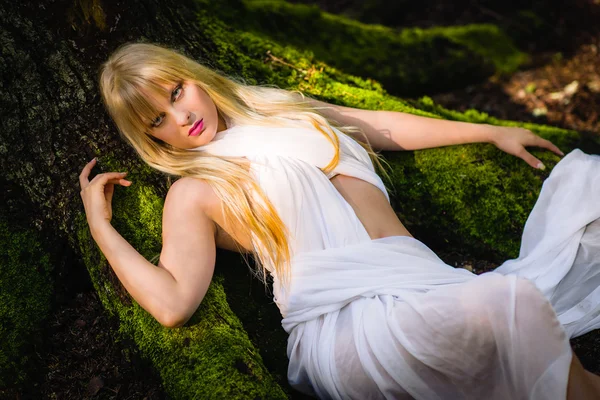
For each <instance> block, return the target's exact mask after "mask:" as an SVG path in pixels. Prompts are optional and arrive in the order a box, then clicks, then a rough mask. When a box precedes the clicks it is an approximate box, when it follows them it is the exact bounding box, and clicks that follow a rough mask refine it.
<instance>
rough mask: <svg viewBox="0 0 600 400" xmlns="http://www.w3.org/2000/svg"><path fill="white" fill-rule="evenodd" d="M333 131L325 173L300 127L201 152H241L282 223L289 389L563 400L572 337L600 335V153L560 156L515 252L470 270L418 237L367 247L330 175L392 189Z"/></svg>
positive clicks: (229, 134) (238, 129) (243, 131)
mask: <svg viewBox="0 0 600 400" xmlns="http://www.w3.org/2000/svg"><path fill="white" fill-rule="evenodd" d="M335 131H336V133H337V134H338V136H339V138H340V145H341V160H340V163H339V165H338V166H337V167H336V168H335V170H334V171H333V172H332V173H330V174H329V176H326V175H325V174H324V173H323V172H322V170H321V168H323V167H325V166H326V165H327V164H328V163H329V161H330V160H331V158H332V156H333V146H332V145H331V144H330V142H329V141H328V140H327V139H326V138H325V137H324V136H323V134H322V133H320V132H318V131H316V130H315V129H313V128H311V127H309V126H307V125H302V126H300V127H278V128H273V127H260V126H234V127H231V128H229V129H227V130H225V131H222V132H219V133H218V134H217V136H216V137H215V138H214V140H213V141H212V142H210V143H209V144H207V145H205V146H202V147H199V148H197V149H195V150H198V151H207V152H208V153H210V154H214V155H219V156H233V157H246V158H248V159H249V160H250V161H251V165H252V167H251V171H252V173H253V174H254V176H255V177H256V179H257V181H258V182H259V185H260V186H261V188H262V189H263V190H264V191H265V194H266V195H267V196H268V198H269V199H270V200H271V202H272V203H273V205H274V207H275V208H276V210H277V212H278V213H279V215H280V217H281V218H282V220H283V221H284V223H285V224H286V226H287V228H288V229H289V232H290V238H289V240H290V245H291V250H292V271H291V284H290V286H289V287H288V288H287V289H284V288H283V287H282V286H281V285H280V284H279V280H278V277H277V276H274V294H275V302H276V303H277V305H278V306H279V308H280V310H281V313H282V315H283V327H284V329H285V330H286V331H287V332H288V333H289V340H288V357H289V360H290V363H289V369H288V379H289V381H290V383H291V384H292V386H294V387H295V388H296V389H298V390H300V391H302V392H304V393H307V394H312V395H316V396H317V397H319V398H324V399H328V398H333V399H380V398H386V399H405V398H406V399H410V398H415V399H426V400H433V399H482V398H485V399H499V400H500V399H502V400H504V399H536V400H537V399H539V400H542V399H543V400H547V399H565V398H566V388H567V381H568V374H569V366H570V362H571V356H572V353H571V347H570V344H569V338H570V337H574V336H577V335H581V334H584V333H586V332H589V331H590V330H593V329H597V328H599V327H600V266H599V265H598V264H599V261H598V254H599V253H600V222H598V218H599V217H600V157H597V156H590V155H586V154H584V153H582V152H581V151H579V150H575V151H573V152H571V153H570V154H569V155H567V156H565V157H564V158H563V159H562V160H561V161H560V162H559V163H558V165H557V166H556V167H555V168H554V170H553V171H552V173H551V175H550V177H549V178H548V179H547V180H546V181H545V183H544V185H543V188H542V191H541V193H540V197H539V199H538V201H537V203H536V205H535V207H534V209H533V211H532V213H531V215H530V217H529V219H528V221H527V224H526V226H525V230H524V233H523V243H522V248H521V252H520V256H519V258H518V259H515V260H510V261H507V262H505V263H504V264H503V265H502V266H500V267H498V268H497V269H496V270H495V271H493V272H488V273H485V274H481V275H475V274H473V273H471V272H469V271H467V270H465V269H458V268H453V267H451V266H449V265H447V264H445V263H444V262H443V261H442V260H440V259H439V258H438V257H437V256H436V255H435V254H434V253H433V252H432V251H431V250H430V249H429V248H428V247H427V246H425V245H424V244H423V243H421V242H419V241H418V240H416V239H414V238H411V237H407V236H393V237H386V238H382V239H375V240H371V238H370V237H369V235H368V234H367V232H366V230H365V228H364V227H363V225H362V224H361V222H360V220H359V219H358V217H357V216H356V214H355V213H354V211H353V209H352V207H351V206H350V205H349V204H348V203H347V202H346V200H345V199H344V198H343V197H342V195H341V194H340V193H339V192H338V191H337V189H336V188H335V187H334V186H333V184H332V183H331V182H330V180H329V179H330V178H331V177H332V176H334V175H336V174H343V175H349V176H353V177H356V178H359V179H362V180H365V181H367V182H369V183H371V184H373V185H375V186H376V187H378V188H380V189H381V191H382V192H383V193H385V195H386V196H388V195H387V191H386V189H385V187H384V185H383V183H382V181H381V179H380V178H379V176H377V174H376V173H375V170H374V168H373V165H372V163H371V161H370V159H369V157H368V154H367V153H366V151H365V150H364V149H363V148H362V147H361V146H360V145H359V144H358V143H356V142H355V141H354V140H353V139H351V138H350V137H348V136H346V135H344V134H343V133H341V132H340V131H338V130H335ZM388 199H389V197H388ZM523 278H525V279H523Z"/></svg>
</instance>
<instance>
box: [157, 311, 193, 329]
mask: <svg viewBox="0 0 600 400" xmlns="http://www.w3.org/2000/svg"><path fill="white" fill-rule="evenodd" d="M157 319H158V322H160V324H161V325H162V326H164V327H165V328H171V329H173V328H180V327H182V326H183V325H185V323H186V322H187V321H188V319H189V317H188V316H183V315H181V314H176V313H169V314H167V315H165V316H163V317H162V318H157Z"/></svg>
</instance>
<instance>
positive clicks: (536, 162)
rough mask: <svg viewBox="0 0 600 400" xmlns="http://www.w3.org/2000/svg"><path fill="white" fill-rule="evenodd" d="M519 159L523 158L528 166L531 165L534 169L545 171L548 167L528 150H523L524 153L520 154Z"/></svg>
mask: <svg viewBox="0 0 600 400" xmlns="http://www.w3.org/2000/svg"><path fill="white" fill-rule="evenodd" d="M519 157H520V158H522V159H523V160H524V161H525V162H526V163H527V164H529V165H531V166H532V167H533V168H536V169H540V170H542V171H543V170H545V169H546V166H545V165H544V163H542V162H541V161H540V160H538V159H537V158H535V157H534V156H532V155H531V153H529V152H528V151H527V150H525V149H523V151H522V152H520V153H519Z"/></svg>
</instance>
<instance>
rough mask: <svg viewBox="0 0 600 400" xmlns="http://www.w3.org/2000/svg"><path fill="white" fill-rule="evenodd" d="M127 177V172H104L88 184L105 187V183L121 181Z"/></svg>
mask: <svg viewBox="0 0 600 400" xmlns="http://www.w3.org/2000/svg"><path fill="white" fill-rule="evenodd" d="M126 175H127V172H105V173H103V174H98V175H96V176H95V177H94V179H92V180H91V182H90V183H92V184H96V183H99V184H101V185H106V183H107V182H108V181H109V180H111V179H122V178H124V177H125V176H126Z"/></svg>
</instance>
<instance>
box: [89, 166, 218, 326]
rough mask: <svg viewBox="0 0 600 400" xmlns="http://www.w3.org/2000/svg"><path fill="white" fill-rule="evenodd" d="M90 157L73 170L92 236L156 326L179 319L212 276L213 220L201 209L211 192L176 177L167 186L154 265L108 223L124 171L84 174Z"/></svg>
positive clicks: (185, 316) (196, 302) (180, 321)
mask: <svg viewBox="0 0 600 400" xmlns="http://www.w3.org/2000/svg"><path fill="white" fill-rule="evenodd" d="M95 164H96V159H94V160H92V161H90V162H89V163H88V164H87V165H86V166H85V167H84V169H83V170H82V172H81V174H80V175H79V183H80V185H81V198H82V200H83V204H84V207H85V212H86V217H87V221H88V225H89V227H90V231H91V233H92V237H93V238H94V240H95V241H96V243H98V246H99V247H100V250H101V251H102V253H104V255H105V256H106V259H107V260H108V262H109V264H110V265H111V267H112V268H113V270H114V271H115V273H116V275H117V277H118V278H119V280H120V281H121V282H122V284H123V286H124V287H125V289H126V290H127V291H128V292H129V293H130V294H131V295H132V296H133V298H134V299H135V300H136V301H137V302H138V303H139V304H140V306H142V307H143V308H144V309H145V310H146V311H148V312H149V313H150V314H152V316H154V318H156V319H157V320H158V321H159V322H160V323H161V324H162V325H165V326H167V327H176V326H180V325H182V324H184V323H185V322H186V321H187V320H188V319H189V318H190V316H191V315H192V314H193V313H194V312H195V311H196V309H197V308H198V305H199V304H200V302H201V301H202V299H203V298H204V295H205V294H206V291H207V290H208V286H209V284H210V281H211V279H212V274H213V270H214V264H215V253H216V249H215V247H216V246H215V231H216V230H215V224H214V223H213V221H212V220H211V219H210V218H209V217H208V216H207V214H206V213H205V205H212V203H211V202H213V203H214V201H215V199H216V196H215V195H214V193H213V192H212V189H211V188H210V187H209V185H208V184H206V183H205V182H202V181H199V180H195V179H181V180H179V181H177V182H176V183H175V184H174V185H172V186H171V189H170V190H169V194H168V195H167V199H166V201H165V207H164V213H163V249H162V252H161V257H160V262H159V265H158V267H155V266H154V265H152V264H151V263H150V262H149V261H147V260H146V259H145V258H144V257H143V256H142V255H141V254H139V253H138V252H137V251H136V250H135V249H134V248H133V247H132V246H131V245H130V244H129V243H127V241H126V240H125V239H124V238H123V237H122V236H121V235H120V234H119V233H118V232H117V231H116V230H115V229H114V228H113V227H112V225H111V224H110V221H111V219H112V205H111V201H112V196H113V193H114V187H115V185H121V186H129V185H131V182H129V181H127V180H125V179H124V177H125V175H126V173H118V172H108V173H102V174H99V175H97V176H96V177H94V178H93V179H92V180H91V181H90V180H89V175H90V173H91V171H92V168H93V167H94V166H95Z"/></svg>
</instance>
